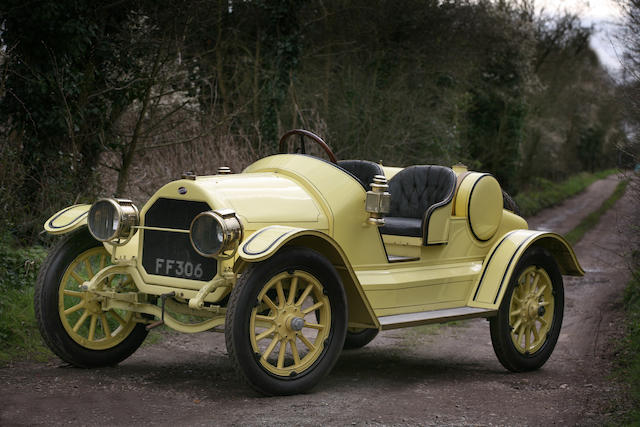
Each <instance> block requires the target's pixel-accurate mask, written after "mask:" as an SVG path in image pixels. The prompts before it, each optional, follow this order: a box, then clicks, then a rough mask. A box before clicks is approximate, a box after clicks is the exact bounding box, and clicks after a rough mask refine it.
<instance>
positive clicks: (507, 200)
mask: <svg viewBox="0 0 640 427" xmlns="http://www.w3.org/2000/svg"><path fill="white" fill-rule="evenodd" d="M502 205H503V207H504V208H505V209H506V210H508V211H511V212H513V213H514V214H516V215H520V207H519V206H518V204H517V203H516V201H515V200H513V197H511V196H510V195H509V193H507V192H506V191H504V190H502Z"/></svg>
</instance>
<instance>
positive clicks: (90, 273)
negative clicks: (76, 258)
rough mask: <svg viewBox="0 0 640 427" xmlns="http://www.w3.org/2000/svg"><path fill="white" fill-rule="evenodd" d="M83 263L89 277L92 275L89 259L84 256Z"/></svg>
mask: <svg viewBox="0 0 640 427" xmlns="http://www.w3.org/2000/svg"><path fill="white" fill-rule="evenodd" d="M84 265H85V267H87V277H88V278H89V279H91V278H92V277H93V276H94V274H93V269H92V268H91V261H89V258H85V260H84Z"/></svg>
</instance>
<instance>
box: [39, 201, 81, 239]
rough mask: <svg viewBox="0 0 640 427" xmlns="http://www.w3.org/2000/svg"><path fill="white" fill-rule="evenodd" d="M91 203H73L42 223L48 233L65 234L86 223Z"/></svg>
mask: <svg viewBox="0 0 640 427" xmlns="http://www.w3.org/2000/svg"><path fill="white" fill-rule="evenodd" d="M89 209H91V205H73V206H69V207H67V208H64V209H62V210H61V211H59V212H56V213H55V214H54V215H53V216H52V217H51V218H49V219H48V220H47V221H46V222H45V223H44V229H45V231H46V232H47V233H49V234H66V233H69V232H71V231H73V230H76V229H78V228H80V227H83V226H85V225H87V215H88V214H89Z"/></svg>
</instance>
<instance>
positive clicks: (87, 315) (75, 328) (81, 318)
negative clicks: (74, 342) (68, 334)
mask: <svg viewBox="0 0 640 427" xmlns="http://www.w3.org/2000/svg"><path fill="white" fill-rule="evenodd" d="M87 317H89V310H87V309H85V310H84V312H83V313H82V316H80V318H79V319H78V321H77V322H76V324H75V325H73V332H78V329H80V326H82V324H83V323H84V321H85V320H87Z"/></svg>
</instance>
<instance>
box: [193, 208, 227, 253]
mask: <svg viewBox="0 0 640 427" xmlns="http://www.w3.org/2000/svg"><path fill="white" fill-rule="evenodd" d="M191 241H192V242H193V246H194V247H195V249H196V250H197V251H198V252H200V253H202V254H205V255H207V256H211V255H215V254H217V253H218V252H220V249H221V247H222V243H223V241H224V231H223V228H222V224H220V222H219V221H218V219H217V217H214V216H213V215H200V216H198V217H197V218H196V219H194V220H193V224H191Z"/></svg>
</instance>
